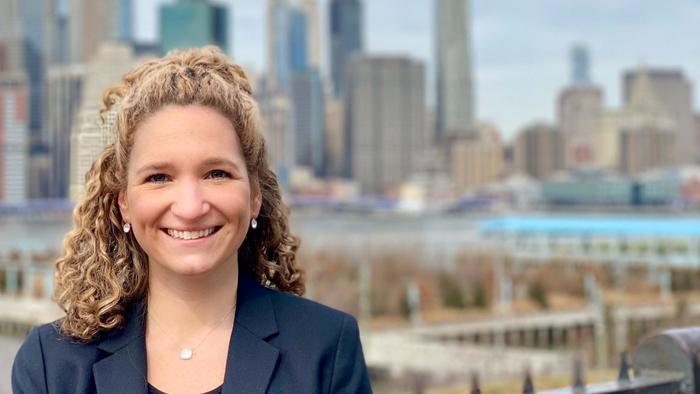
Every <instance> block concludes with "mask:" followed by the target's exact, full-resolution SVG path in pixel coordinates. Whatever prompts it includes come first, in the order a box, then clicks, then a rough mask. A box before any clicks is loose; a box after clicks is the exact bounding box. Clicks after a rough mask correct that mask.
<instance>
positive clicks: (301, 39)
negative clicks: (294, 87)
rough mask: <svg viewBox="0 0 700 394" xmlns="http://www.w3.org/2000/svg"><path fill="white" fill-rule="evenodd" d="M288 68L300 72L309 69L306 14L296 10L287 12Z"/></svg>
mask: <svg viewBox="0 0 700 394" xmlns="http://www.w3.org/2000/svg"><path fill="white" fill-rule="evenodd" d="M288 17H289V25H288V26H289V33H288V35H287V36H288V39H289V68H290V71H292V72H294V71H302V70H306V69H308V68H309V50H308V35H309V34H308V29H307V22H308V20H307V18H306V14H305V13H304V12H303V11H302V10H301V9H298V8H291V9H290V10H289V14H288Z"/></svg>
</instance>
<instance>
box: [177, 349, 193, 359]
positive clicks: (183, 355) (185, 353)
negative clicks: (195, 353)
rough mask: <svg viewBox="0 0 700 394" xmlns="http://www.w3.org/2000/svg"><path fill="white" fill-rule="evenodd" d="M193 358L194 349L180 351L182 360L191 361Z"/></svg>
mask: <svg viewBox="0 0 700 394" xmlns="http://www.w3.org/2000/svg"><path fill="white" fill-rule="evenodd" d="M191 358H192V349H190V348H188V347H184V348H182V349H181V350H180V359H182V360H189V359H191Z"/></svg>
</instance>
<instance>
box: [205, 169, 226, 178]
mask: <svg viewBox="0 0 700 394" xmlns="http://www.w3.org/2000/svg"><path fill="white" fill-rule="evenodd" d="M229 176H230V175H229V173H228V172H226V171H224V170H213V171H211V172H210V173H209V178H214V179H218V178H228V177H229Z"/></svg>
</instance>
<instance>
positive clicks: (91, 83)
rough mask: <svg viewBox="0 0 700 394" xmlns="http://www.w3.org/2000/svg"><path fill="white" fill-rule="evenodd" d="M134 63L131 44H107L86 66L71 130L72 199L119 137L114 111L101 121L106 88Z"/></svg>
mask: <svg viewBox="0 0 700 394" xmlns="http://www.w3.org/2000/svg"><path fill="white" fill-rule="evenodd" d="M134 63H135V61H134V58H133V53H132V50H131V47H130V46H129V45H126V44H119V43H104V44H102V45H101V46H100V48H99V50H98V52H97V53H96V54H95V56H93V59H92V61H90V62H89V63H88V64H87V65H86V66H85V79H84V82H83V86H82V93H81V97H82V102H81V104H80V108H79V109H78V113H77V115H76V117H75V120H74V122H73V126H72V130H71V145H70V189H69V195H70V198H71V199H73V200H75V199H77V198H78V197H79V196H80V195H81V194H82V193H83V191H84V187H85V173H86V172H87V171H88V170H89V169H90V167H91V166H92V163H93V162H94V161H95V159H96V158H97V157H98V155H99V154H100V153H101V152H102V150H103V149H104V147H105V146H106V145H107V144H110V143H112V142H114V138H115V136H116V131H115V129H114V127H115V124H116V114H115V113H114V112H109V113H106V114H105V116H104V122H101V121H100V120H99V111H100V108H101V105H102V95H103V93H104V90H105V89H106V88H107V87H109V86H111V85H114V84H115V83H117V82H119V81H120V80H121V77H122V75H124V73H126V72H127V71H129V69H131V68H132V67H133V66H134Z"/></svg>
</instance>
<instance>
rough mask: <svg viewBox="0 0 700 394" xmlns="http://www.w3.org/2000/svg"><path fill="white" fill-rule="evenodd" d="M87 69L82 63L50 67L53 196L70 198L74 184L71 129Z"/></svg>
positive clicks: (48, 121) (48, 120)
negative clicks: (71, 158)
mask: <svg viewBox="0 0 700 394" xmlns="http://www.w3.org/2000/svg"><path fill="white" fill-rule="evenodd" d="M84 78H85V69H84V67H83V66H82V65H77V64H73V65H65V66H50V67H49V69H48V73H47V76H46V111H45V113H46V117H45V120H44V127H45V128H46V134H47V135H48V146H47V148H48V154H49V163H50V166H49V168H50V169H49V177H48V178H49V181H48V189H49V190H48V197H49V198H68V197H69V196H68V187H69V185H70V171H69V170H70V132H71V130H72V128H73V120H74V118H75V115H76V113H77V111H78V106H79V105H80V97H81V94H82V90H83V80H84Z"/></svg>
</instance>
